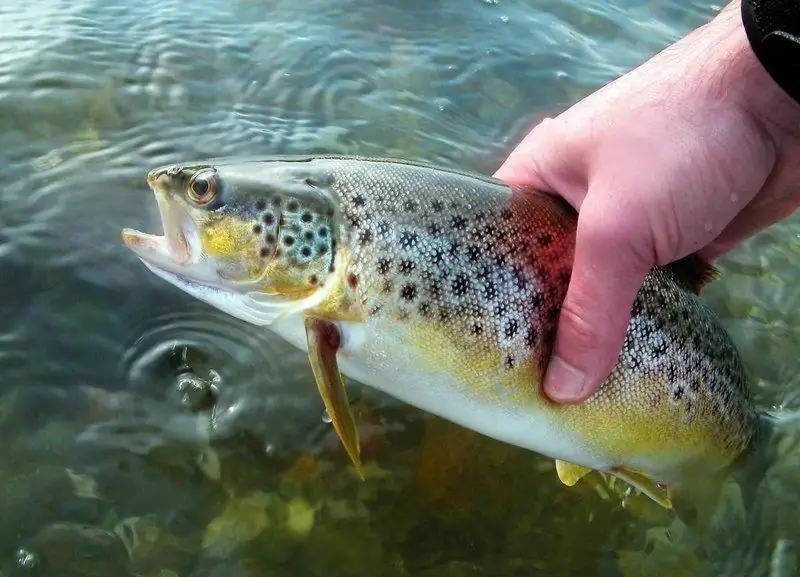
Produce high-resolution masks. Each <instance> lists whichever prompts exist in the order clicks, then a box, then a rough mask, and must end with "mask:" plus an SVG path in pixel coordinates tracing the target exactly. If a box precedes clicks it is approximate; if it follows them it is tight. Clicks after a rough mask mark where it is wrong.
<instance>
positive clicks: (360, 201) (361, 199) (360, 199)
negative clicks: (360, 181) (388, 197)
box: [353, 194, 367, 206]
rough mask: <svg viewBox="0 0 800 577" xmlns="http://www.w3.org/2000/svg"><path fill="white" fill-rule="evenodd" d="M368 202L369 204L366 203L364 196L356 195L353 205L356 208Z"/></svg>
mask: <svg viewBox="0 0 800 577" xmlns="http://www.w3.org/2000/svg"><path fill="white" fill-rule="evenodd" d="M366 202H367V201H366V200H365V199H364V197H363V196H362V195H360V194H357V195H355V196H354V197H353V204H354V205H355V206H364V204H366Z"/></svg>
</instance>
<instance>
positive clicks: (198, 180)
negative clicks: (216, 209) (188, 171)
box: [188, 168, 219, 205]
mask: <svg viewBox="0 0 800 577" xmlns="http://www.w3.org/2000/svg"><path fill="white" fill-rule="evenodd" d="M188 192H189V198H190V199H191V200H192V202H194V203H195V204H199V205H203V204H207V203H208V202H210V201H211V200H212V199H213V198H214V197H215V196H217V193H218V192H219V178H218V177H217V171H216V170H214V169H213V168H212V169H206V170H200V171H198V172H197V173H196V174H195V175H194V176H192V179H191V180H190V181H189V191H188Z"/></svg>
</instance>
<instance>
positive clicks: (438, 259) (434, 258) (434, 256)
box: [431, 248, 444, 266]
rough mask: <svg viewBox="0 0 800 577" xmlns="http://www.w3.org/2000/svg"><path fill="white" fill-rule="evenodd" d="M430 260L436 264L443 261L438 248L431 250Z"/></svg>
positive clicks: (442, 255)
mask: <svg viewBox="0 0 800 577" xmlns="http://www.w3.org/2000/svg"><path fill="white" fill-rule="evenodd" d="M431 262H432V263H433V264H434V265H436V266H439V265H440V264H442V263H443V262H444V254H443V253H442V251H441V250H439V249H438V248H437V249H436V250H434V251H433V254H432V255H431Z"/></svg>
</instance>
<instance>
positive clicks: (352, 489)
mask: <svg viewBox="0 0 800 577" xmlns="http://www.w3.org/2000/svg"><path fill="white" fill-rule="evenodd" d="M717 7H718V6H712V5H708V4H706V3H703V2H694V1H691V0H687V1H686V2H681V3H677V2H668V1H666V0H662V1H657V0H653V1H648V2H635V1H633V0H614V1H612V2H599V1H590V2H578V1H577V0H469V1H463V0H437V1H436V2H430V1H425V2H422V1H419V0H411V1H408V2H402V3H399V2H394V3H387V2H376V1H374V0H347V1H344V2H336V3H330V2H321V1H315V0H308V1H306V2H296V1H286V0H273V1H270V2H266V1H261V0H242V1H239V2H228V1H223V0H202V2H199V3H198V2H196V3H193V4H191V5H190V6H189V5H187V4H186V3H183V2H177V0H142V1H140V2H118V1H114V0H73V1H72V2H67V3H65V2H60V1H55V0H41V1H38V2H22V1H21V0H9V1H7V2H5V3H2V5H0V23H2V25H3V26H2V27H0V139H1V140H0V143H2V145H1V146H0V161H1V162H0V172H2V176H3V186H2V187H0V202H2V206H3V210H2V211H1V212H0V267H2V273H3V274H2V281H1V282H0V296H1V297H2V298H0V318H2V319H3V323H2V324H0V386H1V387H2V388H0V433H2V437H3V440H4V443H2V445H0V463H2V465H1V466H0V491H2V496H3V498H2V499H0V571H1V572H2V574H3V575H5V576H9V577H10V576H16V575H59V576H65V575H82V576H84V575H103V576H104V577H105V576H108V575H114V576H125V575H141V576H148V577H149V576H154V577H155V576H158V577H173V576H180V577H183V576H186V575H188V576H191V577H210V576H220V577H221V576H223V575H224V576H235V577H240V576H251V575H252V576H255V575H258V576H270V575H281V576H284V575H285V576H292V575H298V576H300V575H302V576H306V575H326V576H337V575H343V576H344V575H347V576H351V575H364V576H365V577H366V576H369V577H374V576H375V575H382V576H383V575H386V576H395V575H396V576H398V577H402V576H422V577H440V576H448V577H449V576H457V577H462V576H470V577H471V576H486V575H491V576H508V575H513V576H518V577H522V576H528V575H572V574H578V575H624V576H626V577H627V576H634V575H644V574H646V575H669V576H676V575H693V576H694V575H714V576H717V575H743V574H746V575H753V576H757V575H771V576H783V575H794V574H796V572H797V571H798V554H800V551H798V547H800V544H798V543H800V541H798V538H799V537H800V522H798V521H797V517H796V513H795V511H796V510H797V507H798V505H800V491H798V489H799V488H800V464H798V463H800V460H798V455H799V454H800V423H798V421H797V416H796V412H797V410H798V409H799V408H800V370H798V369H800V360H798V355H797V351H798V350H800V328H799V327H800V288H799V287H800V282H798V281H800V273H798V271H800V266H798V265H800V218H798V217H794V218H792V219H790V220H788V221H786V222H784V223H781V224H780V225H777V226H775V227H773V228H772V229H770V230H769V231H767V232H765V233H763V234H761V235H759V236H758V237H756V238H754V239H752V240H750V241H749V242H747V243H746V244H745V245H744V246H743V247H741V248H740V249H738V250H737V251H735V252H734V253H732V254H731V255H729V256H728V257H726V258H725V259H724V260H723V261H722V262H721V263H720V265H721V268H722V269H723V271H724V273H725V277H724V280H723V281H720V282H717V283H714V284H712V285H711V286H710V287H708V289H707V290H706V298H707V299H708V301H709V302H710V303H711V304H712V305H713V306H714V307H715V309H716V310H717V311H719V313H720V315H721V316H722V319H723V322H724V323H725V326H726V327H727V328H728V329H729V330H730V331H731V334H732V335H733V337H734V339H735V341H736V342H737V343H738V344H739V346H740V347H741V351H742V355H743V358H744V359H745V361H746V363H747V366H748V368H749V369H750V371H751V372H752V375H753V390H754V393H755V395H756V400H757V402H758V404H759V406H760V407H761V408H764V409H775V410H777V411H778V414H779V416H780V419H779V420H778V424H777V425H776V427H775V428H774V435H773V436H769V437H767V439H766V440H765V441H764V446H763V447H762V451H760V452H759V454H758V455H757V458H754V459H752V460H750V461H748V462H746V463H745V464H744V467H743V470H742V471H741V474H740V475H738V476H737V477H736V478H735V479H733V480H732V481H731V482H729V483H728V484H727V485H725V487H724V491H723V494H722V498H721V502H722V506H721V507H720V508H719V509H718V511H717V512H716V514H715V516H714V517H713V518H712V519H710V520H709V521H708V523H706V524H704V525H697V524H694V523H691V522H690V521H687V523H683V522H681V521H678V520H676V519H675V518H674V515H670V514H667V513H666V512H665V511H663V510H660V509H659V508H658V507H657V506H655V505H653V504H652V503H650V502H649V501H648V500H647V499H643V498H641V497H640V496H637V495H633V494H630V492H629V491H628V489H627V488H626V487H623V486H619V485H618V484H614V483H608V482H607V480H604V479H602V478H600V477H599V476H590V477H589V478H587V480H586V481H583V482H581V483H579V484H578V485H577V486H575V487H573V488H570V489H567V488H564V487H562V486H561V485H560V484H559V482H558V480H557V478H556V475H555V472H554V467H553V464H552V462H551V461H548V460H546V459H544V458H541V457H539V456H537V455H532V454H530V453H527V452H525V451H522V450H519V449H515V448H513V447H509V446H505V445H502V444H500V443H497V442H494V441H491V440H489V439H486V438H483V437H480V436H478V435H475V434H472V433H470V432H469V431H465V430H463V429H461V428H459V427H456V426H454V425H452V424H449V423H445V422H442V421H440V420H438V419H434V418H431V417H429V416H427V415H424V414H421V413H420V412H419V411H416V410H413V409H411V408H410V407H406V406H403V405H400V404H398V403H396V402H394V401H393V400H392V399H389V398H386V397H385V396H383V395H380V394H378V393H377V392H375V391H371V390H362V389H361V388H359V387H358V386H357V385H356V384H352V385H351V390H352V393H351V398H352V399H353V405H354V409H355V412H356V414H357V421H358V424H359V428H360V431H361V436H362V439H363V460H364V462H365V471H366V474H367V479H368V480H367V482H365V483H361V482H359V481H358V480H357V478H356V476H355V475H354V473H353V471H352V468H351V467H350V465H349V462H348V460H347V458H346V456H345V455H344V453H343V451H342V449H341V446H340V445H339V444H338V441H337V440H336V436H335V434H334V433H333V431H332V430H331V428H330V425H329V424H328V423H327V422H325V419H323V418H322V417H323V408H322V404H321V402H320V400H319V398H318V395H317V393H316V387H315V385H314V382H313V379H312V377H311V371H310V368H309V366H308V362H307V359H306V358H305V355H304V354H303V353H302V352H301V351H297V350H295V349H293V348H291V347H290V346H289V345H287V344H286V343H284V342H282V341H280V340H279V339H276V338H274V337H272V336H271V335H270V334H269V333H267V332H265V331H262V330H259V329H258V328H257V327H252V326H246V325H244V324H242V323H239V322H238V321H236V320H234V319H231V318H230V317H227V316H226V315H223V314H222V313H218V312H216V311H213V310H211V309H209V308H208V307H206V306H204V305H202V304H200V303H198V302H195V301H193V300H191V299H190V298H189V297H187V296H186V295H183V294H181V293H179V292H178V291H177V290H175V289H173V288H172V287H170V286H168V285H167V284H166V283H163V282H162V281H160V280H159V279H157V278H155V277H153V275H150V274H149V273H147V272H146V270H145V269H144V268H143V267H141V266H140V265H139V264H138V262H137V261H136V260H135V258H133V256H132V255H131V254H130V253H129V252H128V251H127V250H126V249H124V247H122V245H121V243H120V241H119V231H120V229H121V228H123V227H125V226H132V227H136V228H141V229H144V230H153V229H155V228H156V227H157V226H158V218H157V216H156V215H155V214H154V212H153V203H152V202H151V197H150V196H149V193H148V192H147V190H146V186H145V183H144V175H145V173H146V171H147V169H149V168H150V167H152V166H155V165H159V164H164V163H168V162H175V161H179V160H184V159H190V158H202V157H208V156H222V155H229V154H246V155H253V154H275V153H308V152H336V153H359V154H370V155H390V156H391V155H397V156H402V157H407V158H412V159H419V160H426V161H432V162H438V163H441V164H444V165H449V166H458V167H461V168H465V169H472V170H477V171H482V172H489V173H490V172H491V171H492V170H493V169H494V168H495V167H496V166H497V165H498V164H499V163H500V162H501V161H502V159H503V156H504V155H505V154H506V153H507V152H508V150H509V149H510V147H511V146H512V144H513V143H514V142H515V141H516V140H517V139H518V138H519V137H520V136H521V135H522V134H523V133H524V131H525V130H526V128H527V127H528V126H529V125H530V124H531V123H532V122H534V121H535V120H537V119H539V118H541V117H543V116H545V115H548V114H554V113H557V112H558V111H559V110H561V109H563V108H564V107H566V106H568V105H569V104H570V103H572V102H574V101H575V100H577V99H578V98H580V97H581V96H583V95H585V94H587V93H588V92H590V91H591V90H593V89H594V88H596V87H597V86H599V85H601V84H603V83H604V82H606V81H608V80H610V79H612V78H614V77H615V76H617V75H619V74H620V73H622V72H624V71H625V70H627V69H629V68H631V67H633V66H635V65H636V64H637V63H639V62H641V61H642V60H643V59H645V58H646V57H647V56H649V55H650V54H652V53H653V52H655V51H657V50H659V49H660V48H662V47H663V46H664V45H666V44H667V43H669V42H670V41H672V40H674V39H675V38H677V37H678V36H680V35H681V34H683V33H684V32H685V31H687V30H689V29H690V28H692V27H694V26H696V25H698V24H700V23H701V22H704V21H705V20H707V19H708V18H710V16H711V15H712V14H713V12H714V11H715V9H716V8H717ZM76 553H77V554H76Z"/></svg>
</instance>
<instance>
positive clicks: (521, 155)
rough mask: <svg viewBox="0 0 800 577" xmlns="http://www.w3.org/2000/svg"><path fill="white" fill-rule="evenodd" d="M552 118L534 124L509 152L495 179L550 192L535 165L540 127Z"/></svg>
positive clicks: (538, 155)
mask: <svg viewBox="0 0 800 577" xmlns="http://www.w3.org/2000/svg"><path fill="white" fill-rule="evenodd" d="M552 120H553V119H552V118H544V119H543V120H542V121H541V122H539V123H538V124H536V125H535V126H534V127H533V128H532V129H531V130H530V131H529V132H528V133H527V134H526V135H525V137H524V138H523V139H522V141H521V142H520V143H519V144H518V145H517V146H516V147H515V148H514V150H512V151H511V154H509V155H508V158H506V159H505V161H504V162H503V164H502V165H500V168H498V169H497V171H496V172H495V173H494V176H495V178H499V179H500V180H503V181H505V182H507V183H508V184H511V185H525V186H532V187H533V188H536V189H538V190H542V191H548V192H549V191H550V190H551V189H550V187H549V186H548V184H547V182H546V181H545V179H544V178H543V177H542V176H541V174H542V173H541V170H540V168H539V167H538V165H537V159H538V158H539V157H540V155H541V154H540V150H539V149H540V144H539V143H540V141H541V140H542V138H541V136H540V135H541V132H542V130H541V129H542V126H543V125H544V126H545V127H546V124H547V123H548V122H552Z"/></svg>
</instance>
